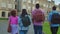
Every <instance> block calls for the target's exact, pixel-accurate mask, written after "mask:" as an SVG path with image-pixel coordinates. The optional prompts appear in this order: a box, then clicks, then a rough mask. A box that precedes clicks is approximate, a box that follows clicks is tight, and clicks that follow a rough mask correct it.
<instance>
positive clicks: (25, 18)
mask: <svg viewBox="0 0 60 34" xmlns="http://www.w3.org/2000/svg"><path fill="white" fill-rule="evenodd" d="M31 22H32V21H31V17H30V16H29V15H28V13H27V11H26V9H22V14H21V15H20V16H19V18H18V23H19V34H27V32H28V30H29V26H30V25H31Z"/></svg>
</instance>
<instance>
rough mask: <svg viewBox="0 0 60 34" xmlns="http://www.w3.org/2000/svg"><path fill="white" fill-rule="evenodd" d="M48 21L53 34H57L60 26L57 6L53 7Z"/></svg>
mask: <svg viewBox="0 0 60 34" xmlns="http://www.w3.org/2000/svg"><path fill="white" fill-rule="evenodd" d="M48 21H49V23H50V29H51V32H52V34H57V32H58V27H59V24H60V14H59V12H58V11H57V10H56V6H53V7H52V11H51V12H50V13H49V15H48Z"/></svg>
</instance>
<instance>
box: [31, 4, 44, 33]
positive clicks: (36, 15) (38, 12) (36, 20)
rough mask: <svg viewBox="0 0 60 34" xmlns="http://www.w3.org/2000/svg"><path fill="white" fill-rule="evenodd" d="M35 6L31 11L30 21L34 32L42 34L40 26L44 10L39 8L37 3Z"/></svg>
mask: <svg viewBox="0 0 60 34" xmlns="http://www.w3.org/2000/svg"><path fill="white" fill-rule="evenodd" d="M35 7H36V8H35V9H34V10H33V11H32V21H33V25H34V33H35V34H42V29H43V28H42V26H43V22H44V19H45V16H44V12H43V10H42V9H40V8H39V7H40V6H39V4H36V6H35Z"/></svg>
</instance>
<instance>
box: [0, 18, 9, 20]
mask: <svg viewBox="0 0 60 34" xmlns="http://www.w3.org/2000/svg"><path fill="white" fill-rule="evenodd" d="M0 20H8V18H0Z"/></svg>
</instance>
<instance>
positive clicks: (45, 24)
mask: <svg viewBox="0 0 60 34" xmlns="http://www.w3.org/2000/svg"><path fill="white" fill-rule="evenodd" d="M43 31H44V32H45V34H51V31H50V25H49V23H48V22H45V23H44V25H43ZM57 34H60V27H59V29H58V33H57Z"/></svg>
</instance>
